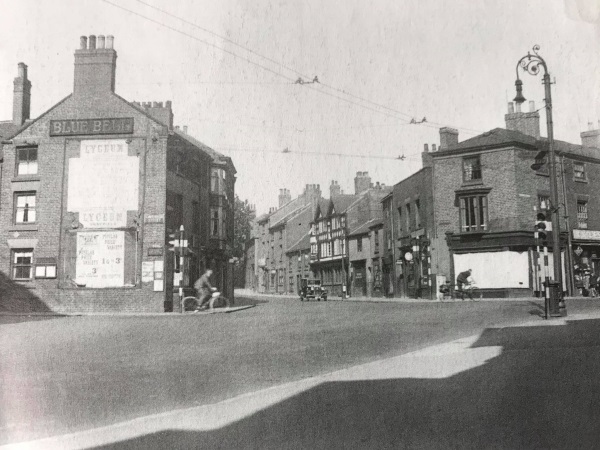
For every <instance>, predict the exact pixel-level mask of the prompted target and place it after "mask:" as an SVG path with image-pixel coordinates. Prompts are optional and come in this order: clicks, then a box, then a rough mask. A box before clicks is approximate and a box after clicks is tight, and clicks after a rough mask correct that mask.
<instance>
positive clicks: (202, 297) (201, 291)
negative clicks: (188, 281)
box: [194, 269, 215, 309]
mask: <svg viewBox="0 0 600 450" xmlns="http://www.w3.org/2000/svg"><path fill="white" fill-rule="evenodd" d="M212 273H213V272H212V270H210V269H206V272H204V275H202V276H201V277H200V278H198V279H197V280H196V282H195V283H194V288H195V289H196V295H197V297H198V301H199V302H200V303H199V306H198V309H205V308H207V307H208V302H209V301H210V298H211V296H212V293H213V291H215V288H214V287H213V286H212V284H210V280H209V278H210V276H211V275H212Z"/></svg>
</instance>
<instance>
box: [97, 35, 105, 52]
mask: <svg viewBox="0 0 600 450" xmlns="http://www.w3.org/2000/svg"><path fill="white" fill-rule="evenodd" d="M98 48H101V49H104V36H103V35H99V36H98Z"/></svg>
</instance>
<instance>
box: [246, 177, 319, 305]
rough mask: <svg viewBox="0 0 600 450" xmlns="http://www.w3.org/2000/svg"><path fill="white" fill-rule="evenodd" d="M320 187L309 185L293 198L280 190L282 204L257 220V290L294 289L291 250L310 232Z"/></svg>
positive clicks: (279, 291)
mask: <svg viewBox="0 0 600 450" xmlns="http://www.w3.org/2000/svg"><path fill="white" fill-rule="evenodd" d="M319 199H321V187H320V185H318V184H307V185H306V187H305V190H304V192H303V193H302V194H301V195H299V196H298V197H296V198H295V199H293V200H292V198H291V194H290V191H289V190H287V189H281V190H280V192H279V207H278V208H271V209H270V210H269V213H268V214H263V215H262V216H260V217H258V218H257V219H256V221H255V234H256V237H255V245H254V253H255V259H256V261H257V263H256V265H255V270H256V273H255V279H256V286H257V290H258V292H268V293H279V294H282V293H288V292H295V289H296V287H295V285H294V284H295V282H297V277H296V276H295V275H294V272H293V270H292V268H291V267H292V266H293V265H292V263H291V261H290V256H288V254H287V253H288V251H289V250H290V249H291V248H292V247H294V246H296V244H297V243H298V242H299V241H300V239H301V238H302V237H303V236H304V235H305V234H306V233H307V232H308V229H309V223H310V221H311V220H312V217H313V214H314V210H315V207H316V203H317V202H318V201H319Z"/></svg>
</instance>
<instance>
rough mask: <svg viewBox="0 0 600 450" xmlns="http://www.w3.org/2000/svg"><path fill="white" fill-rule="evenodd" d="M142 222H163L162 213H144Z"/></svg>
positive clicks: (163, 216)
mask: <svg viewBox="0 0 600 450" xmlns="http://www.w3.org/2000/svg"><path fill="white" fill-rule="evenodd" d="M144 223H165V215H164V214H146V215H145V216H144Z"/></svg>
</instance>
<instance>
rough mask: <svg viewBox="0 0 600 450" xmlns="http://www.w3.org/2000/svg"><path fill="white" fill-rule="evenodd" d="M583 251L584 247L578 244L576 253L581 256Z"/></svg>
mask: <svg viewBox="0 0 600 450" xmlns="http://www.w3.org/2000/svg"><path fill="white" fill-rule="evenodd" d="M582 253H583V249H582V248H581V247H580V246H577V248H576V249H575V254H576V255H577V256H581V254H582Z"/></svg>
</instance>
